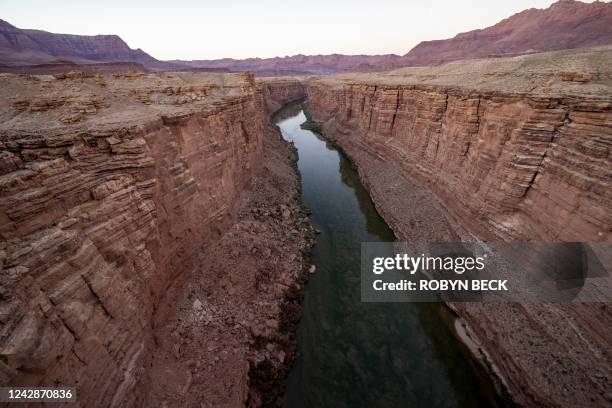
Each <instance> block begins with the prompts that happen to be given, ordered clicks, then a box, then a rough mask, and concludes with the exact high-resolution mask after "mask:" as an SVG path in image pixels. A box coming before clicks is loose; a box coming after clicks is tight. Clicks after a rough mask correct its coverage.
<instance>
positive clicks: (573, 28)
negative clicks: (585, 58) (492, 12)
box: [400, 0, 612, 66]
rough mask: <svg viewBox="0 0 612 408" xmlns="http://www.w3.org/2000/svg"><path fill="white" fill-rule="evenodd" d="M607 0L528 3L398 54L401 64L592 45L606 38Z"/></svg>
mask: <svg viewBox="0 0 612 408" xmlns="http://www.w3.org/2000/svg"><path fill="white" fill-rule="evenodd" d="M611 25H612V3H609V2H608V3H604V2H600V1H595V2H593V3H583V2H581V1H573V0H559V1H558V2H556V3H554V4H552V5H551V6H550V7H548V8H546V9H536V8H531V9H528V10H525V11H522V12H520V13H517V14H515V15H513V16H510V17H508V18H506V19H504V20H502V21H500V22H499V23H497V24H495V25H494V26H491V27H487V28H484V29H482V30H474V31H468V32H465V33H461V34H457V35H456V36H455V37H454V38H450V39H447V40H435V41H423V42H421V43H420V44H418V45H417V46H416V47H414V48H413V49H412V50H410V52H409V53H408V54H406V55H404V56H403V57H402V60H401V62H400V65H402V66H420V65H436V64H442V63H444V62H449V61H455V60H462V59H471V58H486V57H500V56H511V55H520V54H529V53H534V52H543V51H556V50H563V49H570V48H580V47H593V46H596V45H606V44H611V43H612V30H610V26H611Z"/></svg>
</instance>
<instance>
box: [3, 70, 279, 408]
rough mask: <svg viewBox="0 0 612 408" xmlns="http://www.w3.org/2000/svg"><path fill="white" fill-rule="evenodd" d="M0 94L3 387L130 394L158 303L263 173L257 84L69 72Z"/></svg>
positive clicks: (106, 399) (125, 397) (100, 396)
mask: <svg viewBox="0 0 612 408" xmlns="http://www.w3.org/2000/svg"><path fill="white" fill-rule="evenodd" d="M0 89H1V90H0V93H1V94H2V97H1V98H0V118H1V122H2V124H1V125H0V186H1V187H0V237H1V241H0V266H1V273H2V279H1V280H0V290H1V292H0V293H1V298H0V310H1V312H0V323H1V324H0V355H1V356H2V360H1V362H0V364H1V365H2V370H0V371H1V380H0V381H1V382H2V384H12V385H20V386H27V385H59V384H63V385H75V386H76V387H77V390H78V395H79V397H78V401H79V404H80V405H81V406H126V405H131V404H133V403H136V402H137V401H135V399H137V398H139V397H142V395H140V396H139V395H138V394H137V393H134V392H133V387H134V385H135V384H136V382H137V380H138V379H139V377H140V376H141V375H142V374H143V372H144V371H145V368H144V367H143V361H144V357H145V356H144V354H145V350H147V347H148V345H149V344H150V343H151V336H152V328H151V321H152V316H153V313H154V311H155V309H156V307H157V305H158V303H159V300H160V298H161V297H162V295H163V294H164V291H165V289H166V288H167V287H168V285H169V284H170V283H171V282H172V281H173V279H174V278H176V277H177V276H179V275H180V274H182V273H184V272H185V271H189V270H191V269H192V268H193V267H194V265H195V262H197V260H198V259H199V258H198V253H199V252H200V251H202V249H203V248H204V247H206V246H207V245H208V244H210V243H211V242H212V241H213V240H214V239H215V237H218V236H219V235H220V233H221V231H222V230H223V228H224V227H225V226H226V225H227V223H228V221H229V219H230V216H231V211H232V208H233V205H234V203H235V200H236V197H237V195H238V193H239V192H240V190H241V189H242V187H243V186H244V185H245V183H246V182H247V181H248V180H249V178H250V177H251V175H252V174H253V173H254V171H255V170H256V169H257V168H259V167H260V166H261V161H262V152H263V137H264V133H265V131H266V127H267V126H268V122H267V120H268V119H267V114H266V111H265V108H264V100H263V93H262V90H261V87H257V86H256V84H255V82H254V81H253V78H252V77H251V76H249V75H248V74H245V75H238V74H235V75H220V74H193V73H192V74H189V73H172V74H170V73H169V74H159V75H152V74H135V75H114V76H110V75H108V76H101V75H92V74H82V73H81V74H79V73H74V74H69V75H59V76H56V77H52V76H16V75H9V74H3V75H1V76H0Z"/></svg>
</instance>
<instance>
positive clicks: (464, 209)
mask: <svg viewBox="0 0 612 408" xmlns="http://www.w3.org/2000/svg"><path fill="white" fill-rule="evenodd" d="M611 63H612V49H611V48H610V47H603V48H594V49H586V50H581V51H567V52H557V53H547V54H538V55H532V56H524V57H515V58H509V59H496V60H476V61H466V62H456V63H450V64H447V65H443V66H439V67H433V68H432V67H429V68H406V69H400V70H397V71H391V72H389V73H384V74H353V75H348V74H347V75H339V76H334V77H326V78H319V79H314V80H311V81H310V82H309V83H308V85H307V92H308V100H309V102H308V104H309V111H310V114H311V115H312V118H313V120H315V121H318V122H320V123H321V127H322V131H323V133H324V135H325V136H326V137H329V138H331V139H333V140H334V141H335V142H337V143H338V144H339V146H340V147H342V148H343V149H344V150H345V151H346V152H347V154H348V155H349V156H350V157H351V158H352V159H353V160H354V161H355V163H356V165H357V166H358V168H359V172H360V175H361V177H362V178H363V180H364V184H365V185H366V186H367V187H368V188H369V190H370V192H371V194H372V197H373V199H374V201H375V203H376V205H377V208H378V209H379V211H380V212H381V215H383V217H384V218H385V219H386V220H387V222H388V223H389V224H390V226H391V227H392V228H393V230H394V231H395V232H396V235H397V236H398V238H400V239H403V240H431V241H436V240H460V239H463V240H474V239H478V240H492V241H499V240H503V241H510V240H541V241H608V242H609V241H611V240H612V212H611V211H610V210H611V209H612V188H611V187H612V186H611V183H612V159H611V156H610V150H611V147H612V127H611V126H610V124H611V123H612V88H611V87H610V78H612V72H611V71H610V66H612V65H611ZM450 306H451V307H452V308H453V309H454V310H455V311H456V312H457V313H458V314H459V316H461V317H462V318H463V320H462V325H463V327H462V330H465V331H466V332H467V335H468V336H469V337H470V338H471V340H470V341H471V342H474V347H473V348H474V351H475V352H476V353H478V354H480V355H481V357H482V358H483V359H484V360H485V364H487V365H488V367H489V368H488V369H489V371H490V373H491V374H492V375H494V376H495V377H496V378H497V380H498V386H499V391H500V392H502V393H506V392H507V393H509V394H507V395H509V398H511V399H512V400H513V401H514V402H516V403H519V404H520V405H525V406H532V405H537V406H568V405H572V406H606V405H609V404H610V403H611V402H612V382H610V378H612V371H611V370H612V369H611V367H612V365H611V362H612V342H610V339H609V338H608V336H607V335H606V333H607V332H608V330H609V328H610V327H612V309H611V308H610V306H609V305H604V304H602V305H594V304H557V305H553V304H495V305H493V304H476V303H473V304H470V303H464V304H453V305H450ZM464 334H465V333H464Z"/></svg>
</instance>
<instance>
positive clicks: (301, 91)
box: [259, 78, 306, 114]
mask: <svg viewBox="0 0 612 408" xmlns="http://www.w3.org/2000/svg"><path fill="white" fill-rule="evenodd" d="M259 83H260V84H261V87H262V89H263V94H264V101H265V103H266V111H267V112H268V114H272V113H274V112H276V111H277V110H279V109H280V108H281V107H282V106H283V105H285V104H286V103H287V102H290V101H297V100H299V99H301V98H304V97H305V96H306V87H305V86H304V84H303V83H302V82H300V81H298V80H295V79H290V78H267V79H265V80H259Z"/></svg>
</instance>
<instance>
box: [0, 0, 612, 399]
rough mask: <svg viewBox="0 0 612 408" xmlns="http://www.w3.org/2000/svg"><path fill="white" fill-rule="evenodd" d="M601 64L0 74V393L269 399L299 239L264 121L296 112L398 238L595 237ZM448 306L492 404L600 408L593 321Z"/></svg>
mask: <svg viewBox="0 0 612 408" xmlns="http://www.w3.org/2000/svg"><path fill="white" fill-rule="evenodd" d="M561 4H562V5H568V4H572V2H561ZM597 7H602V6H601V5H600V4H599V3H598V5H597ZM605 7H608V8H606V10H609V6H608V4H607V3H606V6H605ZM531 14H533V13H531ZM531 14H530V15H531ZM537 21H540V20H537ZM553 33H554V32H553ZM30 34H31V33H30ZM45 38H46V37H45ZM593 38H598V39H599V38H600V37H597V36H595V37H593ZM23 41H26V40H23ZM75 41H76V40H75ZM104 41H105V42H108V43H112V44H115V45H116V43H117V40H116V39H105V40H104ZM69 43H70V42H69ZM70 44H73V43H70ZM77 44H79V47H81V46H82V47H84V48H87V49H88V48H89V47H90V46H91V47H93V45H91V44H90V43H82V42H80V40H79V41H77ZM581 44H582V43H581ZM73 45H74V44H73ZM126 46H127V45H126ZM529 46H530V47H531V46H532V45H529ZM122 47H123V46H121V48H122ZM128 48H129V47H128ZM478 48H479V49H480V48H481V47H480V46H479V47H478ZM485 48H486V47H482V49H485ZM60 51H61V52H64V51H63V49H62V50H60ZM60 51H58V53H60ZM515 51H516V50H515ZM518 51H519V53H522V52H523V51H525V50H524V49H518ZM126 52H127V51H126ZM486 52H487V53H488V52H489V51H486ZM508 52H509V53H513V52H514V51H508ZM504 53H506V51H504ZM427 54H428V55H430V54H429V53H427ZM116 55H119V54H112V55H111V57H112V58H113V59H114V58H115V57H116ZM117 58H118V59H120V60H121V59H123V58H125V57H124V56H123V54H121V55H120V56H119V57H117ZM445 58H446V57H445ZM452 58H454V57H452ZM88 62H91V61H90V60H88ZM145 62H146V61H145ZM435 62H436V63H438V62H443V61H442V60H440V61H435ZM20 63H21V62H20ZM136 63H139V64H140V63H141V62H136ZM336 63H337V61H336V62H334V64H336ZM143 66H144V65H143ZM611 66H612V47H610V46H601V47H594V48H584V49H576V50H569V51H567V50H564V51H556V52H551V53H541V54H533V55H526V56H517V57H512V58H495V59H481V60H470V61H455V62H450V63H446V64H444V65H439V66H435V67H410V68H400V69H397V70H393V71H388V72H369V73H349V74H339V75H333V76H327V77H313V78H301V79H295V78H287V77H285V78H267V79H257V80H256V79H255V77H254V76H253V75H252V74H249V73H244V74H231V73H229V74H221V73H198V72H159V73H146V72H115V73H105V74H103V73H96V72H91V71H89V72H83V71H75V72H67V73H66V72H56V73H54V75H16V74H0V95H1V98H0V119H1V124H0V237H1V241H0V261H1V268H2V269H1V272H2V276H3V279H2V280H0V356H1V357H2V358H1V359H0V366H1V367H2V370H1V374H0V379H1V380H0V382H1V383H2V384H3V385H5V384H10V385H15V386H30V385H32V386H34V385H39V384H48V385H75V386H76V387H77V389H78V404H79V405H80V406H83V407H90V406H94V407H95V406H100V407H105V406H117V407H119V406H156V405H159V406H164V405H166V406H177V405H187V406H191V405H195V406H198V405H199V404H204V405H203V406H207V405H206V404H208V406H244V405H247V406H262V405H264V406H269V405H275V404H276V405H278V404H280V401H281V398H282V392H283V387H284V382H285V379H286V377H287V373H288V370H289V368H290V367H291V364H292V362H293V360H294V358H295V324H296V321H297V320H298V318H299V315H300V303H301V296H302V291H303V289H304V285H305V281H306V277H307V276H308V273H309V271H310V272H314V270H313V268H312V265H311V264H310V259H309V256H310V248H311V247H312V245H313V244H314V242H315V238H314V237H315V234H316V231H315V230H314V229H313V226H312V225H311V222H310V219H309V216H308V210H307V209H306V208H304V205H303V203H302V200H301V197H300V194H299V193H300V179H299V177H300V176H299V174H297V172H296V169H295V162H296V159H297V157H296V151H295V149H294V147H293V146H292V145H291V144H290V143H287V142H285V141H283V140H282V139H281V138H280V135H279V132H278V129H276V128H275V126H274V125H273V124H272V123H271V121H270V117H271V115H273V114H274V113H275V112H277V111H278V110H279V109H280V108H281V107H283V106H285V105H286V104H287V103H289V102H291V101H296V100H301V99H303V98H307V111H306V114H307V115H308V118H309V121H308V122H307V123H306V126H307V127H310V128H312V129H318V130H319V131H320V132H321V134H322V135H323V137H325V138H327V139H329V140H330V141H333V143H335V144H337V146H338V147H339V148H341V149H342V150H343V151H344V152H345V153H346V154H347V156H348V157H349V158H350V159H351V160H352V161H353V163H354V165H355V166H356V169H357V171H358V172H359V177H360V178H361V181H362V182H363V184H364V185H365V186H366V188H367V190H368V192H369V194H370V196H371V198H372V200H373V202H374V204H375V205H376V210H377V211H378V213H379V214H380V215H381V216H382V218H384V220H385V221H386V223H387V224H388V225H389V226H390V227H391V229H392V230H393V233H394V234H395V236H396V237H397V238H398V239H400V240H406V241H419V240H429V241H460V240H465V241H475V240H479V241H480V240H484V241H514V240H527V241H528V240H539V241H563V242H571V241H600V242H610V241H612V214H611V212H610V208H612V188H610V187H611V185H610V184H611V181H612V163H611V161H610V149H611V147H612V127H611V123H612V87H611V84H612V71H611V70H610V67H611ZM448 307H449V308H450V309H451V310H452V311H453V313H455V315H456V317H457V318H458V320H457V323H456V327H455V328H456V330H457V333H458V335H459V336H460V337H461V338H462V339H463V340H464V341H465V342H466V343H468V344H469V345H470V346H471V347H472V351H473V353H474V354H475V356H476V357H477V358H478V359H479V361H480V362H482V365H483V367H484V369H485V370H487V373H488V374H489V375H490V377H491V378H494V379H495V384H496V388H497V389H496V391H497V393H498V394H499V395H501V398H502V399H503V401H504V402H506V403H508V404H518V405H522V406H569V405H571V406H607V405H609V404H610V403H612V382H611V379H612V356H611V355H610V352H611V351H612V343H611V340H610V338H609V336H607V332H608V330H609V328H610V326H611V325H612V309H611V308H610V305H609V304H587V303H584V304H583V303H573V304H519V303H517V304H495V305H488V304H478V303H452V304H449V305H448Z"/></svg>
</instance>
